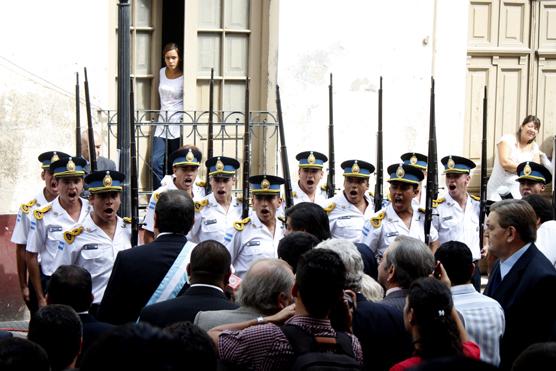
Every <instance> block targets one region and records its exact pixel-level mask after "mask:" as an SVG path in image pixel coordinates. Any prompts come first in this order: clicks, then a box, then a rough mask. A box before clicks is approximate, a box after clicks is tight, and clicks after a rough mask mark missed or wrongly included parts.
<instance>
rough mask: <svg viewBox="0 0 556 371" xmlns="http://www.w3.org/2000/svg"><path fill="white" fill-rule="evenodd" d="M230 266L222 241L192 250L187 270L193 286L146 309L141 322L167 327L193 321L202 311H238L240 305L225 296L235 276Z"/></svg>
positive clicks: (210, 242)
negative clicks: (179, 294)
mask: <svg viewBox="0 0 556 371" xmlns="http://www.w3.org/2000/svg"><path fill="white" fill-rule="evenodd" d="M231 263H232V258H231V256H230V253H229V252H228V250H227V249H226V247H225V246H224V245H222V244H221V243H220V242H217V241H214V240H207V241H203V242H201V243H200V244H198V245H197V246H195V248H194V249H193V252H192V253H191V261H190V263H189V265H188V267H187V274H188V275H189V282H190V283H191V286H190V287H189V288H188V289H187V291H185V293H184V294H183V295H182V296H180V297H177V298H175V299H172V300H167V301H163V302H160V303H157V304H153V305H149V306H147V307H145V308H144V309H143V310H142V311H141V316H140V317H139V320H140V321H143V322H148V323H150V324H151V325H155V326H158V327H166V326H168V325H171V324H173V323H176V322H181V321H190V322H193V320H194V319H195V316H196V315H197V313H198V312H199V311H201V310H219V309H236V308H237V307H238V306H237V305H235V304H233V303H231V302H230V301H229V300H228V298H227V297H226V295H224V288H225V287H226V285H227V284H228V279H229V278H230V275H231V274H232V272H231V269H230V265H231Z"/></svg>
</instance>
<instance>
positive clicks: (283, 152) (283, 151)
mask: <svg viewBox="0 0 556 371" xmlns="http://www.w3.org/2000/svg"><path fill="white" fill-rule="evenodd" d="M276 111H277V115H278V128H279V129H280V158H281V160H282V172H283V173H284V180H285V184H284V188H285V194H286V209H288V208H290V207H292V206H293V197H292V181H291V177H290V167H289V164H288V150H287V148H286V136H285V134H284V119H283V117H282V100H281V99H280V87H279V86H278V85H276Z"/></svg>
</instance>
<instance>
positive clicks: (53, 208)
mask: <svg viewBox="0 0 556 371" xmlns="http://www.w3.org/2000/svg"><path fill="white" fill-rule="evenodd" d="M86 164H87V162H86V161H85V160H84V159H83V158H81V157H66V158H63V159H60V160H58V161H55V162H52V163H51V164H50V171H52V173H53V174H54V178H55V179H56V180H57V181H58V192H59V195H58V197H56V198H55V199H54V201H52V202H51V203H49V204H47V205H46V206H44V207H42V208H40V209H35V210H34V211H33V217H34V218H33V220H31V228H30V233H29V238H28V241H27V254H26V259H27V267H28V269H29V277H30V279H31V282H32V283H33V287H34V289H35V294H36V295H37V300H38V305H39V307H42V306H45V305H46V300H45V296H44V294H45V292H46V286H47V283H48V279H49V277H50V275H51V274H52V273H54V271H55V270H56V269H57V268H58V267H59V266H60V265H62V264H68V261H67V260H64V259H65V258H67V256H65V255H64V237H63V232H64V230H66V229H67V228H69V227H71V226H72V225H74V224H75V223H80V222H81V221H83V219H85V217H86V216H87V214H88V213H89V201H87V200H85V199H83V198H81V197H80V194H81V192H82V191H83V176H84V175H85V170H84V167H85V165H86ZM39 255H40V260H41V263H40V267H39Z"/></svg>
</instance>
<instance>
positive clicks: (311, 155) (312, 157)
mask: <svg viewBox="0 0 556 371" xmlns="http://www.w3.org/2000/svg"><path fill="white" fill-rule="evenodd" d="M316 160H317V159H316V158H315V155H313V152H311V153H310V154H309V157H307V162H308V163H309V164H311V165H312V164H314V163H315V161H316Z"/></svg>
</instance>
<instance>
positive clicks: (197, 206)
mask: <svg viewBox="0 0 556 371" xmlns="http://www.w3.org/2000/svg"><path fill="white" fill-rule="evenodd" d="M208 203H209V200H208V199H206V198H205V199H204V200H201V201H195V211H196V212H199V211H201V210H203V207H205V206H207V205H208Z"/></svg>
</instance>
